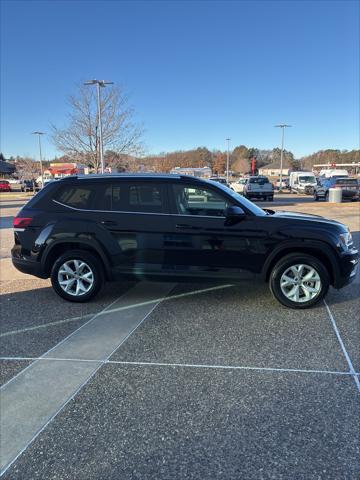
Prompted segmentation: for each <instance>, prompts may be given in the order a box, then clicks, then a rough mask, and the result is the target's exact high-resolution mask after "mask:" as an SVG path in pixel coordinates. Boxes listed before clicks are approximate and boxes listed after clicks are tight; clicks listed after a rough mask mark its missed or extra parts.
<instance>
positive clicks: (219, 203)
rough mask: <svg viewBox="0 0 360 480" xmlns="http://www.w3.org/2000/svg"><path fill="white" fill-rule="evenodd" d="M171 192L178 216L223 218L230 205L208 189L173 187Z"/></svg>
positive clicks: (183, 186) (185, 186)
mask: <svg viewBox="0 0 360 480" xmlns="http://www.w3.org/2000/svg"><path fill="white" fill-rule="evenodd" d="M173 190H174V197H175V207H176V210H177V214H178V215H194V216H196V215H197V216H199V215H200V216H207V217H223V216H224V211H225V210H226V208H227V207H228V206H229V205H230V204H229V202H228V200H226V199H225V198H224V197H222V196H221V195H219V194H218V193H217V192H215V191H214V190H212V189H210V188H209V189H207V188H198V187H197V186H192V185H191V186H189V185H188V186H187V185H173Z"/></svg>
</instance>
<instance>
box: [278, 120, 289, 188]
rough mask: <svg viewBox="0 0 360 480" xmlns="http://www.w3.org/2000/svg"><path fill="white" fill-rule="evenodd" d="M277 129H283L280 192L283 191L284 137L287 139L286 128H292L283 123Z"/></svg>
mask: <svg viewBox="0 0 360 480" xmlns="http://www.w3.org/2000/svg"><path fill="white" fill-rule="evenodd" d="M274 126H275V127H277V128H281V152H280V186H279V192H281V191H282V171H283V157H284V137H285V128H288V127H291V125H286V124H285V123H281V124H279V125H274Z"/></svg>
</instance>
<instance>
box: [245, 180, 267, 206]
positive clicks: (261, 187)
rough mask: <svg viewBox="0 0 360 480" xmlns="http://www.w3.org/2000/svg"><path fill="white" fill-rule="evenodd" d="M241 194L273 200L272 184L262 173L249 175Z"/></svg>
mask: <svg viewBox="0 0 360 480" xmlns="http://www.w3.org/2000/svg"><path fill="white" fill-rule="evenodd" d="M243 195H244V197H246V198H249V199H251V198H258V199H263V200H269V201H270V202H271V201H273V200H274V185H273V184H272V183H271V182H270V181H269V179H268V178H267V177H264V176H263V175H257V176H251V177H249V178H248V179H247V182H246V184H245V185H244V190H243Z"/></svg>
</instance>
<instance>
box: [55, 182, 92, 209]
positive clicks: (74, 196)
mask: <svg viewBox="0 0 360 480" xmlns="http://www.w3.org/2000/svg"><path fill="white" fill-rule="evenodd" d="M95 195H96V190H95V188H94V187H93V186H91V185H84V186H80V185H73V186H70V185H68V186H66V187H63V188H61V189H60V192H59V193H58V195H57V196H56V198H55V200H57V201H58V202H60V203H63V204H64V205H67V206H69V207H73V208H81V209H91V208H92V207H93V204H94V197H95Z"/></svg>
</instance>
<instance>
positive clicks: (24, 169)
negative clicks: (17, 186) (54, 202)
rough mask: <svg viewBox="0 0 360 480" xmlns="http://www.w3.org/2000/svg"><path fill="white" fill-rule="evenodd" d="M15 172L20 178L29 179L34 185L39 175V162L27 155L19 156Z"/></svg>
mask: <svg viewBox="0 0 360 480" xmlns="http://www.w3.org/2000/svg"><path fill="white" fill-rule="evenodd" d="M15 165H16V173H17V175H18V177H19V179H20V180H22V181H23V180H31V181H32V183H33V185H35V181H36V179H37V178H38V177H39V175H40V171H41V170H40V163H39V162H36V161H35V160H33V159H32V158H29V157H21V158H19V159H17V160H16V163H15Z"/></svg>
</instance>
